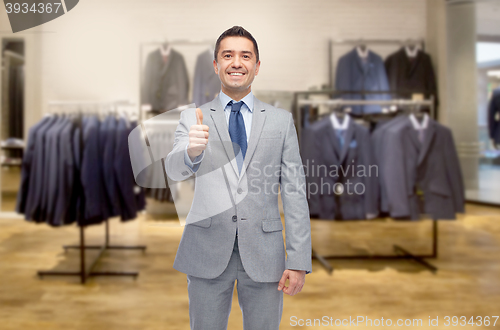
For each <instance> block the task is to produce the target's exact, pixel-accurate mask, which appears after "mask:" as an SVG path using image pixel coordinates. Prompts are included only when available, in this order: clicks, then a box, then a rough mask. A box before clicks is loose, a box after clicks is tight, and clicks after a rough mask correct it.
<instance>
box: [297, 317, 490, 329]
mask: <svg viewBox="0 0 500 330" xmlns="http://www.w3.org/2000/svg"><path fill="white" fill-rule="evenodd" d="M497 321H498V315H495V316H468V317H466V316H445V317H441V318H440V317H439V316H436V317H431V316H429V317H428V318H427V319H394V320H393V319H391V318H383V317H381V318H370V317H368V316H359V315H358V316H355V317H353V316H349V318H335V317H331V316H326V315H325V316H323V317H322V318H320V319H303V318H299V317H297V316H291V317H290V325H291V326H292V327H303V326H307V327H359V326H364V327H386V326H387V327H391V326H392V327H424V326H425V327H439V326H445V327H450V326H452V327H470V326H486V327H489V326H491V327H494V326H496V324H497Z"/></svg>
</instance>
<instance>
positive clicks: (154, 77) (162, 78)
mask: <svg viewBox="0 0 500 330" xmlns="http://www.w3.org/2000/svg"><path fill="white" fill-rule="evenodd" d="M188 91H189V77H188V73H187V69H186V64H185V62H184V57H183V56H182V55H181V54H180V53H179V52H177V51H176V50H175V49H172V50H171V51H170V55H169V56H168V59H167V61H166V63H163V59H162V56H161V53H160V50H159V49H157V50H155V51H153V52H151V53H150V54H149V55H148V57H147V59H146V66H145V68H144V81H143V82H142V89H141V92H142V93H141V103H142V104H151V106H152V108H153V110H154V111H156V112H164V111H168V110H172V109H175V108H177V107H178V106H180V105H185V104H188Z"/></svg>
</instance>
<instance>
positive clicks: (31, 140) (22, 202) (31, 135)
mask: <svg viewBox="0 0 500 330" xmlns="http://www.w3.org/2000/svg"><path fill="white" fill-rule="evenodd" d="M49 120H51V118H50V117H44V118H43V119H42V120H40V121H39V122H38V123H37V124H35V125H34V126H33V127H31V128H30V130H29V132H28V142H27V144H26V148H25V151H24V156H23V163H22V166H21V185H20V186H19V191H18V193H17V204H16V211H17V212H19V213H25V212H26V203H27V200H28V192H29V191H30V189H33V186H30V181H31V180H33V179H32V178H31V176H30V175H31V170H32V168H33V167H34V165H35V164H34V163H33V157H34V152H35V141H36V136H37V134H36V133H37V131H38V129H39V128H41V127H43V126H44V125H46V123H47V122H48V121H49Z"/></svg>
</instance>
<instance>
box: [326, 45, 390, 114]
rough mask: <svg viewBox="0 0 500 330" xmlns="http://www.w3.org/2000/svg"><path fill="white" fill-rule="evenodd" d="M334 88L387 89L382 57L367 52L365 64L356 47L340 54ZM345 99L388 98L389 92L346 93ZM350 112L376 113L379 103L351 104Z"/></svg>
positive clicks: (354, 89)
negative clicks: (342, 54)
mask: <svg viewBox="0 0 500 330" xmlns="http://www.w3.org/2000/svg"><path fill="white" fill-rule="evenodd" d="M335 88H336V89H337V90H339V91H388V90H389V83H388V81H387V75H386V72H385V67H384V62H383V61H382V58H381V57H380V56H379V55H377V54H375V53H374V52H372V51H369V52H368V59H367V62H366V64H363V61H362V59H361V58H360V57H359V55H358V53H357V51H356V49H353V50H352V51H350V52H348V53H347V54H345V55H344V56H342V57H341V58H340V59H339V61H338V63H337V72H336V76H335ZM342 98H343V99H346V100H349V99H350V100H390V99H391V97H390V95H389V94H365V95H362V94H346V95H344V96H343V97H342ZM351 109H352V113H354V114H362V113H376V112H380V111H381V110H382V108H381V107H380V106H379V105H364V106H362V105H356V106H352V107H351Z"/></svg>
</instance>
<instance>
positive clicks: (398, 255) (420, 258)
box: [293, 90, 439, 274]
mask: <svg viewBox="0 0 500 330" xmlns="http://www.w3.org/2000/svg"><path fill="white" fill-rule="evenodd" d="M338 93H339V92H338V91H331V90H330V91H312V92H296V93H295V97H294V105H295V106H294V109H293V111H294V112H295V116H296V118H297V131H298V132H297V135H298V138H299V140H300V134H301V113H300V107H299V105H304V104H314V105H320V104H327V105H364V104H377V105H415V106H429V107H430V109H431V114H433V113H434V100H433V99H432V98H431V99H430V100H418V101H417V100H341V99H336V100H308V99H305V100H298V97H299V95H306V96H308V95H310V94H316V95H318V94H327V95H333V96H334V95H336V94H338ZM356 93H359V92H356ZM375 93H378V94H380V92H375ZM389 93H394V92H389ZM390 114H397V112H390ZM376 115H378V114H376V113H375V114H374V113H371V114H365V115H361V117H368V116H370V117H371V118H373V116H376ZM381 115H387V113H381ZM431 240H432V252H431V253H430V254H414V253H411V252H410V251H408V250H407V249H405V248H403V247H401V246H399V245H396V244H394V245H393V250H394V252H395V254H394V255H327V256H324V255H320V254H318V253H317V252H316V251H315V250H314V248H313V250H312V255H313V259H317V260H318V261H319V262H320V263H321V265H322V266H323V267H324V268H325V269H326V270H327V271H328V273H330V274H331V273H332V272H333V267H332V266H331V265H330V263H329V262H328V260H335V259H340V260H358V259H361V260H395V259H405V260H408V259H410V260H413V261H415V262H417V263H419V264H421V265H422V266H424V267H425V268H427V269H428V270H430V271H431V272H432V273H436V272H437V270H438V268H437V267H436V266H434V265H432V264H430V263H429V262H427V261H426V260H424V259H436V258H437V255H438V243H439V232H438V222H437V219H434V218H433V219H432V237H431Z"/></svg>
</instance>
